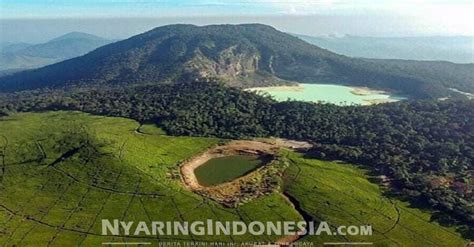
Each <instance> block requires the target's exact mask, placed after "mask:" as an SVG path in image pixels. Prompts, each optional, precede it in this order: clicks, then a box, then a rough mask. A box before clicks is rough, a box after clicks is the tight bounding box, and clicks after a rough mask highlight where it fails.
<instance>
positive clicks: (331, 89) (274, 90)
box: [249, 83, 405, 105]
mask: <svg viewBox="0 0 474 247" xmlns="http://www.w3.org/2000/svg"><path fill="white" fill-rule="evenodd" d="M249 91H256V92H264V93H268V94H270V95H271V96H273V97H274V98H275V99H276V100H278V101H286V100H288V99H290V100H299V101H310V102H322V103H332V104H336V105H352V104H357V105H370V104H374V103H386V102H395V101H400V100H403V99H405V98H403V97H398V96H395V95H390V94H388V93H384V92H381V91H372V90H367V89H362V93H361V91H359V92H357V89H355V88H353V87H347V86H341V85H333V84H308V83H301V84H299V86H293V87H292V86H289V87H288V86H282V87H262V88H251V89H249Z"/></svg>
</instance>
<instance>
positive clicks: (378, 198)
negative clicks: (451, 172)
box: [285, 152, 466, 246]
mask: <svg viewBox="0 0 474 247" xmlns="http://www.w3.org/2000/svg"><path fill="white" fill-rule="evenodd" d="M285 155H286V158H287V159H288V161H289V162H290V163H291V166H290V167H289V168H288V169H287V171H286V174H285V181H286V186H285V193H286V194H288V195H289V196H290V197H292V198H293V200H296V201H298V204H299V205H300V207H301V209H302V210H303V211H304V212H306V213H307V214H309V215H310V216H311V217H312V218H313V219H314V220H317V221H327V222H328V223H329V224H330V225H331V227H333V228H334V229H335V228H336V227H337V226H340V225H365V224H370V225H372V227H373V236H370V237H367V236H366V237H361V236H326V237H321V236H307V237H305V238H303V239H302V241H311V242H315V243H320V244H322V243H324V242H357V241H364V242H373V243H374V244H375V246H464V245H466V241H465V240H463V239H462V238H460V237H459V234H457V233H456V232H455V231H454V229H449V228H446V227H442V226H440V225H438V224H437V223H434V222H432V221H431V220H430V217H431V214H430V213H429V212H424V211H421V210H419V209H415V208H412V207H410V205H409V204H408V203H405V202H402V201H399V200H396V199H393V198H388V197H385V196H384V195H383V191H382V190H381V189H380V187H379V186H378V185H376V184H374V183H372V182H370V181H369V179H368V175H367V172H366V171H364V170H362V169H359V168H356V167H354V166H351V165H348V164H343V163H339V162H327V161H320V160H315V159H307V158H304V156H303V155H301V154H296V153H292V152H287V153H286V154H285Z"/></svg>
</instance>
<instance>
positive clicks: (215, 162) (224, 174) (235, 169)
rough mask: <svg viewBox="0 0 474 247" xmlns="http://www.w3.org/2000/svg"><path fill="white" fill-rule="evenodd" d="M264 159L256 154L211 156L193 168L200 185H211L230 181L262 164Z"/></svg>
mask: <svg viewBox="0 0 474 247" xmlns="http://www.w3.org/2000/svg"><path fill="white" fill-rule="evenodd" d="M264 163H265V160H264V159H262V158H261V157H259V156H256V155H231V156H225V157H219V158H213V159H211V160H209V161H207V162H206V163H204V164H202V165H201V166H199V167H198V168H196V169H195V170H194V174H195V175H196V178H197V180H198V182H199V184H200V185H203V186H213V185H217V184H221V183H224V182H229V181H232V180H234V179H236V178H238V177H241V176H244V175H246V174H248V173H249V172H251V171H253V170H255V169H256V168H258V167H260V166H262V165H263V164H264Z"/></svg>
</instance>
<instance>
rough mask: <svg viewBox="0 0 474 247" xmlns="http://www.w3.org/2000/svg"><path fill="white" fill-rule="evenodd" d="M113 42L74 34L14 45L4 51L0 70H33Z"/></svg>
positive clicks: (0, 61)
mask: <svg viewBox="0 0 474 247" xmlns="http://www.w3.org/2000/svg"><path fill="white" fill-rule="evenodd" d="M110 42H111V41H110V40H106V39H103V38H101V37H98V36H94V35H91V34H86V33H79V32H73V33H68V34H65V35H63V36H61V37H58V38H56V39H53V40H51V41H49V42H46V43H43V44H37V45H30V44H13V45H9V46H6V47H4V48H3V49H2V52H1V54H0V64H1V65H0V70H11V69H31V68H37V67H41V66H45V65H49V64H53V63H57V62H60V61H63V60H66V59H70V58H73V57H78V56H81V55H84V54H86V53H88V52H90V51H92V50H94V49H96V48H98V47H100V46H103V45H106V44H109V43H110Z"/></svg>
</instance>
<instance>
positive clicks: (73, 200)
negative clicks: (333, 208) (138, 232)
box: [0, 112, 300, 246]
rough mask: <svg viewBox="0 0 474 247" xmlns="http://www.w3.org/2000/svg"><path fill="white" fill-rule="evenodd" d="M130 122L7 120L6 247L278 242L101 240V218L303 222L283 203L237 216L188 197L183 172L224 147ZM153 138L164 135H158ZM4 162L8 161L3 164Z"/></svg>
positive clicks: (69, 116) (52, 117) (252, 207)
mask: <svg viewBox="0 0 474 247" xmlns="http://www.w3.org/2000/svg"><path fill="white" fill-rule="evenodd" d="M138 126H139V125H138V123H136V122H135V121H133V120H129V119H122V118H108V117H99V116H91V115H88V114H84V113H78V112H49V113H41V114H38V113H25V114H17V115H14V116H11V117H8V118H2V119H1V120H0V130H1V132H0V135H1V136H2V137H1V138H0V139H1V140H2V142H1V143H0V149H4V153H5V160H4V162H3V163H2V168H3V169H2V177H1V178H2V182H1V183H0V246H14V245H17V246H47V245H52V246H71V245H82V246H99V245H101V244H102V243H104V242H123V241H135V242H136V241H152V242H157V241H186V240H195V241H204V242H206V241H256V240H258V241H269V240H275V239H276V236H270V237H267V236H264V237H260V238H258V237H253V236H250V235H244V236H233V237H228V236H159V237H157V238H153V239H149V238H148V237H145V236H134V237H126V236H119V237H107V236H102V235H101V219H111V220H112V219H120V220H124V221H140V220H143V221H148V222H149V221H151V220H154V221H171V220H176V221H190V222H192V221H201V220H206V219H215V220H217V219H218V220H221V221H226V220H229V221H230V220H235V221H237V220H241V221H245V222H250V221H253V220H264V221H278V220H281V219H287V220H299V219H300V216H299V214H298V212H297V211H295V210H294V208H293V207H292V206H291V204H290V203H288V202H287V201H286V200H285V199H284V197H283V196H281V195H280V194H277V193H275V194H272V195H268V196H265V197H262V198H260V199H258V200H256V201H253V202H250V203H248V204H246V205H244V206H242V207H239V208H237V209H228V208H224V207H222V206H221V205H219V204H217V203H214V202H213V201H210V200H206V199H204V198H202V197H200V196H198V195H196V194H194V193H191V192H189V191H187V190H185V189H184V187H183V186H182V185H181V181H180V180H179V177H177V176H176V172H177V171H178V167H177V164H178V163H179V162H180V161H182V160H185V159H187V158H189V157H190V156H192V155H195V154H196V153H199V152H202V151H203V150H205V149H207V148H209V147H211V146H213V145H215V144H216V143H217V142H218V141H219V140H218V139H207V138H190V137H170V136H165V135H163V134H162V133H160V131H159V130H153V129H152V127H151V126H147V132H146V133H147V134H142V133H137V132H136V128H137V127H138ZM150 133H158V134H157V135H153V134H150ZM0 161H1V160H0Z"/></svg>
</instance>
